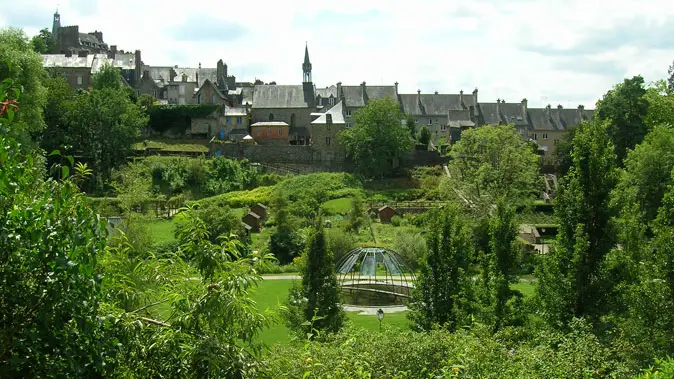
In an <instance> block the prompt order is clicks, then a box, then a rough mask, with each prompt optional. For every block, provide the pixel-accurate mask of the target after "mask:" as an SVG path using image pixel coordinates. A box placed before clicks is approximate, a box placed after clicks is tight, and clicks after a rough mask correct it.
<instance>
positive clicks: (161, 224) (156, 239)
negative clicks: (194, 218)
mask: <svg viewBox="0 0 674 379" xmlns="http://www.w3.org/2000/svg"><path fill="white" fill-rule="evenodd" d="M149 229H150V234H151V235H152V242H153V243H161V242H173V241H175V240H176V237H175V235H174V229H175V224H174V223H173V221H171V220H163V219H158V220H155V221H152V222H151V223H150V225H149Z"/></svg>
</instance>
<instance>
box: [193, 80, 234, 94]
mask: <svg viewBox="0 0 674 379" xmlns="http://www.w3.org/2000/svg"><path fill="white" fill-rule="evenodd" d="M207 85H209V86H211V88H212V89H213V91H215V93H216V94H217V95H218V96H219V97H220V98H221V99H227V97H226V96H225V95H224V94H223V93H222V91H220V90H219V89H218V86H216V85H215V84H213V82H211V81H210V80H209V79H206V80H204V84H202V85H201V87H199V89H198V90H197V92H195V93H194V97H196V96H197V95H198V94H199V92H201V90H202V89H203V88H204V87H205V86H207Z"/></svg>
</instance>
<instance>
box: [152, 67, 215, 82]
mask: <svg viewBox="0 0 674 379" xmlns="http://www.w3.org/2000/svg"><path fill="white" fill-rule="evenodd" d="M172 69H173V71H175V73H176V74H177V75H176V76H175V77H174V78H173V81H174V82H182V80H183V74H185V75H187V81H188V82H196V80H197V76H198V77H199V82H198V83H197V87H201V86H202V85H203V84H204V81H206V79H208V80H210V81H211V82H212V83H217V82H218V80H217V76H218V75H217V74H218V70H217V68H192V67H175V66H173V67H171V66H143V70H144V71H149V72H150V76H151V77H152V79H154V80H155V82H156V83H157V85H159V86H165V85H167V84H168V83H169V81H170V80H171V70H172ZM197 74H198V75H197Z"/></svg>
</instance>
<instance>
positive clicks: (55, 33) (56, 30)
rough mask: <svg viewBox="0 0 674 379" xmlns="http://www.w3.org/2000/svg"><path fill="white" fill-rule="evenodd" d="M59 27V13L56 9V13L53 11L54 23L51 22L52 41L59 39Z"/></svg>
mask: <svg viewBox="0 0 674 379" xmlns="http://www.w3.org/2000/svg"><path fill="white" fill-rule="evenodd" d="M60 28H61V15H60V14H59V10H58V9H57V10H56V13H54V23H52V26H51V36H52V39H53V40H54V42H58V40H59V29H60Z"/></svg>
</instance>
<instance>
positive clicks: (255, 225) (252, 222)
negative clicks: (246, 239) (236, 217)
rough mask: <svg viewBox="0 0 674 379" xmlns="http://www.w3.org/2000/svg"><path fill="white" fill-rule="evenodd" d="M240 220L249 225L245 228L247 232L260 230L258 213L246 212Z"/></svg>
mask: <svg viewBox="0 0 674 379" xmlns="http://www.w3.org/2000/svg"><path fill="white" fill-rule="evenodd" d="M241 221H242V222H243V223H244V224H246V225H248V226H250V229H248V228H246V230H247V231H248V232H253V233H258V232H259V231H260V215H258V214H257V213H254V212H248V213H247V214H245V215H244V216H243V217H241Z"/></svg>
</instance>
